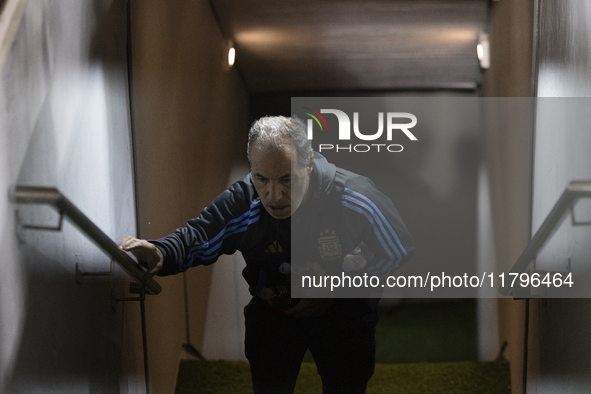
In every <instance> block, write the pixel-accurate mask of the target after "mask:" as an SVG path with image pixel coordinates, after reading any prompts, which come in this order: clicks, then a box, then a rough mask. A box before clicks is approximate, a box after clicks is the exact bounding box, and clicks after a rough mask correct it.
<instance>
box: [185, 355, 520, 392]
mask: <svg viewBox="0 0 591 394" xmlns="http://www.w3.org/2000/svg"><path fill="white" fill-rule="evenodd" d="M321 392H322V385H321V382H320V377H319V376H318V374H317V372H316V365H315V364H314V363H302V368H301V370H300V375H299V377H298V381H297V384H296V390H295V393H296V394H308V393H310V394H312V393H313V394H317V393H321ZM189 393H190V394H206V393H207V394H209V393H211V394H226V393H227V394H241V393H245V394H246V393H252V387H251V382H250V369H249V366H248V363H247V362H241V361H223V360H216V361H201V360H183V361H181V365H180V369H179V374H178V379H177V387H176V394H189ZM399 393H400V394H414V393H421V394H425V393H437V394H447V393H449V394H452V393H453V394H457V393H466V394H468V393H469V394H474V393H480V394H489V393H490V394H505V393H506V394H510V393H511V388H510V376H509V363H508V362H507V361H491V362H477V361H462V362H452V363H417V364H377V365H376V369H375V373H374V375H373V377H372V379H371V380H370V382H369V385H368V387H367V394H399Z"/></svg>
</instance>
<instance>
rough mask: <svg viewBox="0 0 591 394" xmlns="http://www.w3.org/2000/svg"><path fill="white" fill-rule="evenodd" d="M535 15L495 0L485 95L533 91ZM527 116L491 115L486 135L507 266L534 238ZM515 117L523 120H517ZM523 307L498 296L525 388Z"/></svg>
mask: <svg viewBox="0 0 591 394" xmlns="http://www.w3.org/2000/svg"><path fill="white" fill-rule="evenodd" d="M533 17H534V2H533V0H513V1H499V2H496V1H495V2H492V5H491V12H490V19H489V35H490V46H491V66H490V68H489V69H488V70H486V71H485V73H484V78H483V86H482V94H483V96H487V97H528V96H531V90H532V89H531V80H532V77H531V76H532V43H533V38H532V37H533ZM521 104H523V106H525V107H526V108H520V109H516V110H525V111H528V110H529V108H527V107H529V106H528V105H527V104H526V103H524V102H522V103H521ZM524 118H525V117H523V116H515V117H514V118H510V119H488V122H487V130H486V134H485V137H484V141H485V144H484V146H485V157H486V163H487V166H488V169H489V174H490V182H491V199H492V205H493V207H492V208H493V223H494V234H495V253H496V258H497V265H498V267H499V268H500V269H503V270H508V269H510V268H511V266H512V265H513V264H514V263H515V262H516V261H517V259H518V257H519V255H520V254H521V252H522V251H523V249H524V248H525V246H526V245H527V242H528V241H529V238H528V228H529V210H530V208H529V199H530V196H529V185H530V170H531V156H530V149H531V141H532V139H531V133H532V127H533V126H532V123H531V120H527V121H526V120H525V119H524ZM515 119H521V120H520V121H519V122H517V123H515V122H513V120H515ZM531 119H533V113H532V117H531ZM524 308H525V301H514V300H510V299H507V300H499V330H500V332H499V334H500V342H501V343H503V342H504V341H507V342H508V346H507V349H506V351H505V357H506V358H507V359H508V360H509V361H510V363H511V385H512V392H513V393H521V390H522V367H523V332H524V315H525V309H524ZM533 332H535V330H534V331H533ZM532 343H535V342H532ZM530 351H532V350H531V349H530ZM533 351H534V352H535V349H533Z"/></svg>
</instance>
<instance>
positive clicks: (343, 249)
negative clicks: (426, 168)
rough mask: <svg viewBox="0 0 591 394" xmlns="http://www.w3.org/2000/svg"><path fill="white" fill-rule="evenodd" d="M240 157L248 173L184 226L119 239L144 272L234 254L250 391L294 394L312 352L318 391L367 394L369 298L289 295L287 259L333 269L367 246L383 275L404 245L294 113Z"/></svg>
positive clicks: (376, 196)
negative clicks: (243, 284)
mask: <svg viewBox="0 0 591 394" xmlns="http://www.w3.org/2000/svg"><path fill="white" fill-rule="evenodd" d="M248 159H249V161H250V167H251V172H250V174H248V175H247V176H246V177H245V178H243V179H242V180H240V181H238V182H236V183H234V184H233V185H232V186H230V188H229V189H228V190H226V191H225V192H223V193H222V194H220V195H219V196H218V197H217V198H216V199H214V201H213V202H212V203H211V204H210V205H209V206H208V207H207V208H205V209H204V210H203V212H202V213H201V214H200V216H199V217H197V218H195V219H191V220H189V221H188V222H187V226H186V227H183V228H179V229H177V230H176V231H175V232H174V233H173V234H170V235H168V236H166V237H164V238H161V239H158V240H152V241H146V240H138V239H136V238H133V237H127V238H125V239H124V240H123V241H122V242H121V243H120V246H121V248H122V249H123V250H126V251H129V252H131V253H133V254H134V255H135V256H136V257H137V258H138V260H140V261H143V262H144V263H145V265H146V267H147V269H148V270H147V272H146V276H147V277H149V276H153V275H155V274H158V275H172V274H176V273H179V272H183V271H185V270H187V269H189V268H190V267H193V266H197V265H208V264H212V263H214V262H215V261H216V260H217V258H218V257H219V256H220V255H221V254H232V253H234V252H235V251H237V250H240V251H241V252H242V254H243V256H244V259H245V261H246V268H245V269H244V271H243V276H244V278H245V279H246V281H247V282H248V284H249V290H250V292H251V294H252V296H253V298H252V300H251V301H250V303H249V304H248V305H247V306H246V308H245V312H244V313H245V318H246V338H245V353H246V357H247V358H248V360H249V363H250V368H251V372H252V383H253V388H254V392H255V393H257V394H259V393H270V394H271V393H272V394H278V393H279V394H281V393H293V390H294V387H295V382H296V379H297V375H298V373H299V369H300V365H301V362H302V359H303V357H304V354H305V352H306V350H307V349H310V352H311V353H312V356H313V357H314V360H315V362H316V366H317V368H318V373H319V374H320V377H321V379H322V386H323V392H324V393H335V394H343V393H364V392H365V389H366V386H367V383H368V381H369V379H370V378H371V376H372V374H373V371H374V365H375V325H376V323H377V315H376V312H375V304H376V300H375V299H374V300H368V299H362V298H361V299H342V298H335V299H328V298H317V299H309V298H303V299H292V298H291V295H290V289H291V287H290V286H291V283H290V272H291V260H292V258H297V259H298V261H300V260H301V261H300V262H310V263H311V264H313V265H315V266H316V267H320V266H322V267H324V268H325V269H327V270H328V271H331V270H332V272H333V273H334V272H337V271H342V267H343V264H342V263H343V261H344V259H345V258H346V257H347V254H348V252H349V251H352V250H354V249H355V248H357V247H358V246H359V245H362V246H363V248H364V249H365V250H369V251H370V252H368V253H369V254H366V260H367V261H366V262H365V263H366V268H365V269H366V270H367V272H370V273H372V275H376V276H378V277H383V276H386V275H389V274H391V272H392V270H394V269H396V268H397V267H399V266H401V265H402V264H404V263H405V262H406V261H408V259H409V258H410V256H411V254H412V253H413V251H414V245H413V242H412V238H411V237H410V235H409V234H408V231H407V230H406V227H405V226H404V223H403V222H402V220H401V218H400V216H399V215H398V212H397V211H396V209H395V208H394V205H393V204H392V202H391V201H390V200H389V199H388V198H387V197H385V196H384V195H383V194H381V193H380V192H378V191H377V190H376V189H375V187H374V185H373V183H372V182H371V181H370V180H369V179H367V178H365V177H362V176H359V175H357V174H354V173H352V172H349V171H346V170H343V169H341V168H337V167H335V166H334V165H332V164H330V163H328V161H327V160H326V159H325V158H324V157H322V156H321V155H320V154H318V153H314V152H313V151H312V147H311V144H310V141H309V140H308V139H307V135H306V127H305V125H304V123H303V122H302V121H301V120H299V119H297V118H286V117H281V116H277V117H264V118H261V119H259V120H258V121H256V122H255V123H254V124H253V125H252V127H251V129H250V133H249V140H248ZM261 208H262V209H261ZM292 229H293V231H295V232H296V233H297V237H296V236H295V234H292ZM357 250H359V249H357ZM304 265H305V264H304ZM324 268H323V269H324Z"/></svg>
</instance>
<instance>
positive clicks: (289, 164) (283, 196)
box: [250, 139, 314, 219]
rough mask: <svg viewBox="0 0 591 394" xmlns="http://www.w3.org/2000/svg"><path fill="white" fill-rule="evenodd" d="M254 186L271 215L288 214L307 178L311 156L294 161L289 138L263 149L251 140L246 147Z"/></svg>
mask: <svg viewBox="0 0 591 394" xmlns="http://www.w3.org/2000/svg"><path fill="white" fill-rule="evenodd" d="M250 161H251V168H250V169H251V173H252V179H253V182H254V187H255V189H256V191H257V193H258V194H259V197H260V199H261V202H262V203H263V206H264V207H265V209H266V210H267V212H269V214H270V215H271V216H273V217H274V218H275V219H285V218H288V217H289V216H291V215H292V214H293V213H294V212H295V211H296V210H297V209H298V207H299V206H300V204H301V203H302V201H303V199H304V197H305V196H306V192H307V190H308V185H309V181H310V173H311V172H312V168H313V166H314V158H313V157H312V159H311V160H310V163H309V164H308V166H302V165H300V164H299V163H297V158H296V153H295V152H293V154H292V149H291V145H290V140H289V139H286V142H285V143H284V144H282V145H281V146H280V147H279V148H275V149H263V148H261V147H260V146H259V144H258V141H255V142H254V144H253V146H252V148H251V150H250Z"/></svg>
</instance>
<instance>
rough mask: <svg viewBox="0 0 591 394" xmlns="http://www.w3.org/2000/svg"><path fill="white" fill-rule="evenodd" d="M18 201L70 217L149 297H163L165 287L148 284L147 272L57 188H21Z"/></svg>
mask: <svg viewBox="0 0 591 394" xmlns="http://www.w3.org/2000/svg"><path fill="white" fill-rule="evenodd" d="M14 200H15V202H17V203H25V204H47V205H51V206H53V207H54V208H56V209H57V210H58V212H59V213H60V214H63V215H65V216H66V217H68V218H69V219H70V220H71V221H72V222H73V223H74V224H75V225H76V226H77V227H78V228H79V229H80V230H81V231H82V232H83V233H85V234H86V235H87V236H88V237H89V238H90V239H91V240H92V241H94V243H95V244H96V245H97V246H98V247H100V248H101V249H102V250H103V251H105V252H106V253H107V254H109V255H110V256H111V257H112V258H113V259H114V260H115V261H116V262H117V263H119V265H120V266H121V267H122V268H123V269H124V270H125V271H126V272H127V273H128V274H129V275H130V276H131V277H133V278H134V279H135V280H136V281H137V282H139V283H141V284H142V285H143V286H145V288H146V292H147V293H149V294H159V293H160V292H161V291H162V287H161V286H160V284H159V283H158V282H156V281H155V280H154V279H153V278H150V279H148V280H144V271H143V270H142V268H141V267H140V266H139V264H138V263H136V262H135V261H134V260H133V259H132V258H131V257H130V256H129V255H128V254H127V253H125V252H124V251H122V250H121V249H119V246H117V244H116V243H115V242H114V241H113V240H112V239H111V238H109V236H108V235H107V234H105V233H104V232H103V231H102V230H101V229H100V228H98V226H97V225H96V224H94V222H93V221H92V220H90V219H89V218H88V217H87V216H86V215H84V214H83V213H82V211H80V210H79V209H78V208H77V207H76V206H75V205H74V204H72V202H71V201H70V200H68V199H67V198H66V197H65V196H64V195H63V194H61V193H60V191H59V190H58V189H56V188H55V187H40V186H17V187H16V188H15V190H14Z"/></svg>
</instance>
